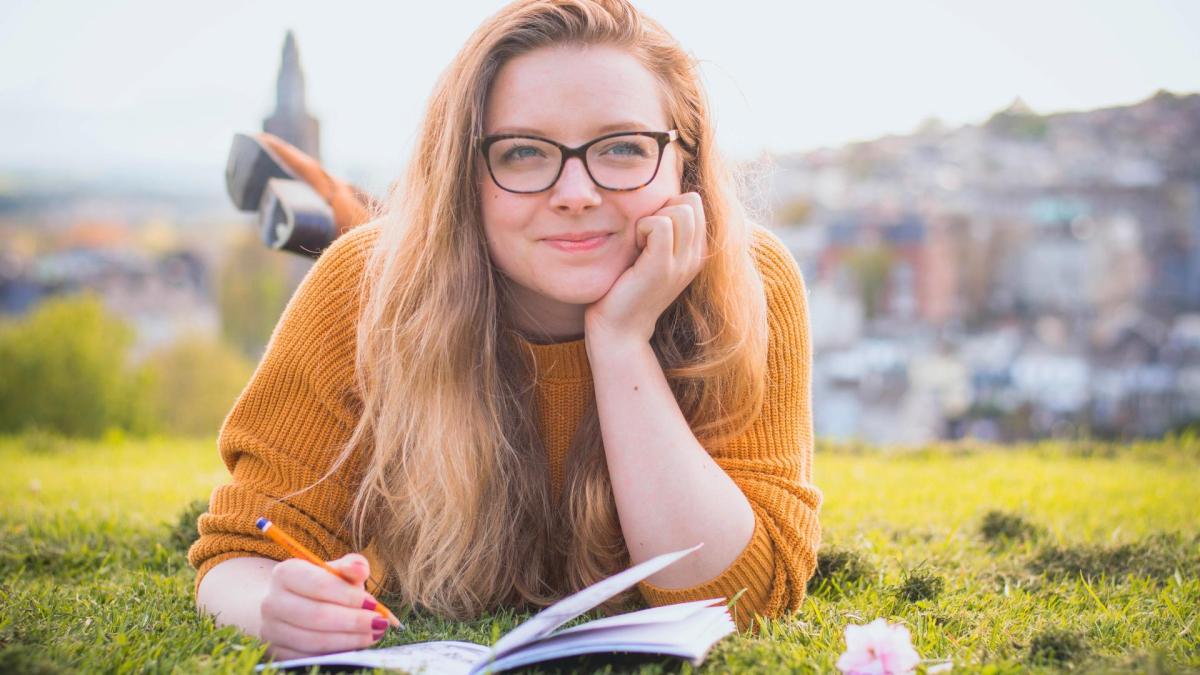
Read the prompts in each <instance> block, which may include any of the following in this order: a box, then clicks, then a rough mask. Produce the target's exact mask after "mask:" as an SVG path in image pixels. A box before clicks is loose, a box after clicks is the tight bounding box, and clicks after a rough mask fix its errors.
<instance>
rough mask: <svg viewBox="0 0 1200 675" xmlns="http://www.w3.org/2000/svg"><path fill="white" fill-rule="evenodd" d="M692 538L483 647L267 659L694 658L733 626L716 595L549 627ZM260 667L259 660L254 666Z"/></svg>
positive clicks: (455, 667)
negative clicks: (639, 655) (601, 655)
mask: <svg viewBox="0 0 1200 675" xmlns="http://www.w3.org/2000/svg"><path fill="white" fill-rule="evenodd" d="M700 546H701V545H700V544H697V545H695V546H693V547H692V548H689V549H684V550H682V551H675V552H674V553H664V554H663V555H660V556H658V557H655V558H651V559H650V560H647V561H646V562H644V563H642V564H640V565H635V566H633V567H631V568H629V569H627V570H625V571H624V572H621V573H619V574H614V575H613V576H611V577H609V578H607V579H605V580H603V581H600V582H598V583H596V584H593V585H591V586H588V587H587V588H585V589H583V590H582V591H579V592H578V593H576V594H574V595H571V596H569V597H567V598H564V599H562V600H560V601H558V602H556V603H555V604H553V605H551V606H549V607H547V608H546V609H544V610H542V611H541V612H539V613H537V614H536V615H535V616H533V617H532V618H531V619H529V620H528V621H526V622H525V623H523V624H521V625H520V626H517V627H516V628H514V629H513V630H512V631H510V632H509V633H508V634H507V635H505V636H503V637H501V638H500V639H499V640H497V641H496V644H494V645H492V646H491V647H490V648H489V647H484V646H482V645H477V644H474V643H471V642H457V641H440V642H422V643H420V644H412V645H402V646H399V647H388V648H386V649H363V650H360V651H353V652H341V653H337V654H325V655H322V656H313V657H308V658H302V659H291V660H288V661H276V662H274V664H273V665H274V666H275V667H276V668H293V667H307V666H311V665H338V666H357V667H363V668H386V669H395V670H405V671H409V672H412V673H420V672H425V673H448V674H461V675H475V674H476V673H488V672H498V671H501V670H507V669H510V668H516V667H519V666H526V665H529V664H532V663H539V662H541V661H548V660H550V659H557V658H562V657H565V656H579V655H582V654H599V653H609V652H626V653H642V654H663V655H668V656H677V657H680V658H684V659H688V660H690V661H691V662H692V663H693V664H694V665H700V662H701V661H703V660H704V657H705V655H706V654H708V650H709V649H710V648H711V647H712V646H713V644H714V643H716V641H717V640H720V639H721V638H722V637H724V636H726V635H728V634H729V633H732V632H733V631H734V630H736V626H735V624H734V623H733V619H732V618H731V617H730V616H729V610H728V609H727V608H726V606H725V604H726V603H725V599H724V598H714V599H712V600H699V601H696V602H684V603H679V604H675V605H663V606H661V607H651V608H650V609H644V610H641V611H639V612H630V613H628V614H621V615H618V616H610V617H605V618H602V619H596V620H595V621H590V622H588V623H584V624H580V625H578V626H572V627H571V628H565V629H563V630H557V629H558V628H559V627H560V626H562V625H563V624H564V623H566V622H568V621H570V620H571V619H574V618H575V617H577V616H579V615H580V614H583V613H584V612H586V611H588V610H590V609H592V608H593V607H595V606H596V605H598V604H600V603H602V602H604V601H605V600H608V599H609V598H611V597H613V596H615V595H617V594H618V593H620V592H621V591H624V590H625V589H627V588H629V587H630V586H633V585H634V584H636V583H637V582H639V581H641V580H643V579H645V578H646V577H648V576H650V575H652V574H654V573H655V572H657V571H659V570H661V569H663V568H664V567H666V566H667V565H670V564H671V563H673V562H675V561H676V560H679V559H680V558H682V557H683V556H685V555H687V554H689V553H691V552H692V551H695V550H696V549H698V548H700ZM265 667H266V666H265V665H261V666H259V667H258V669H259V670H261V669H263V668H265Z"/></svg>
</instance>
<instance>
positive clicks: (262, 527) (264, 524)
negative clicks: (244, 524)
mask: <svg viewBox="0 0 1200 675" xmlns="http://www.w3.org/2000/svg"><path fill="white" fill-rule="evenodd" d="M270 524H271V521H269V520H267V519H266V518H259V519H258V520H257V521H255V523H254V525H255V526H256V527H258V529H260V530H262V531H263V532H266V531H267V526H268V525H270Z"/></svg>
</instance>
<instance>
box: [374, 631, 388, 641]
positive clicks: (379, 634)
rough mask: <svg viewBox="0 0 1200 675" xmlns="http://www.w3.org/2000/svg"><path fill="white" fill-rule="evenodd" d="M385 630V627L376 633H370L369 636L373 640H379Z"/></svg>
mask: <svg viewBox="0 0 1200 675" xmlns="http://www.w3.org/2000/svg"><path fill="white" fill-rule="evenodd" d="M386 632H387V630H386V629H385V630H381V631H379V632H378V633H372V634H371V638H372V639H373V640H375V641H376V642H379V638H381V637H383V634H384V633H386Z"/></svg>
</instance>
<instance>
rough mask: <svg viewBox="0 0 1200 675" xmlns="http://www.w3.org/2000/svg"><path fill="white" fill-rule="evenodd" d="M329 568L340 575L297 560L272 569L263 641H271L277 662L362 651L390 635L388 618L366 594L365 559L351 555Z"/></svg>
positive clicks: (367, 572) (264, 608) (264, 606)
mask: <svg viewBox="0 0 1200 675" xmlns="http://www.w3.org/2000/svg"><path fill="white" fill-rule="evenodd" d="M327 564H328V565H329V566H331V567H333V568H334V569H336V570H337V571H338V572H339V573H340V575H341V576H335V575H333V574H330V573H329V572H328V571H326V570H324V569H322V568H320V567H318V566H317V565H314V564H313V563H310V562H308V561H307V560H301V559H299V558H292V559H289V560H284V561H282V562H280V563H279V564H277V565H275V567H274V569H272V571H271V577H270V583H269V584H268V590H267V594H266V596H265V597H264V598H263V601H262V629H261V635H260V637H261V638H262V639H263V640H265V641H267V642H268V643H270V647H268V652H269V653H270V654H271V655H272V657H273V658H275V659H292V658H299V657H304V656H312V655H314V654H328V653H331V652H341V651H350V650H354V649H363V648H365V647H369V646H371V645H372V644H374V643H376V642H378V641H379V639H380V638H381V637H383V634H384V633H385V632H387V626H388V621H387V619H384V618H383V617H382V616H380V615H379V613H378V612H377V611H376V607H377V606H378V601H376V600H375V598H373V597H372V596H371V595H370V594H369V593H367V591H366V581H367V577H369V576H370V573H371V570H370V564H369V563H368V562H367V559H366V558H365V557H364V556H362V555H361V554H358V553H349V554H346V555H345V556H342V557H341V558H338V559H337V560H331V561H329V563H327ZM343 577H344V578H343ZM351 580H352V581H351Z"/></svg>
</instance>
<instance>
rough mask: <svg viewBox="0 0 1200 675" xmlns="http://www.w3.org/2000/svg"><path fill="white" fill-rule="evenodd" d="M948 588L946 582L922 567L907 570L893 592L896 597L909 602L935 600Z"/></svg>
mask: <svg viewBox="0 0 1200 675" xmlns="http://www.w3.org/2000/svg"><path fill="white" fill-rule="evenodd" d="M945 588H946V580H945V579H943V578H942V577H940V576H938V575H937V574H935V573H933V572H931V571H930V570H927V569H922V568H920V567H918V568H916V569H911V570H905V571H904V575H903V578H902V579H901V580H900V583H899V584H897V585H896V586H895V588H894V589H893V592H894V593H895V594H896V597H898V598H901V599H902V600H905V601H907V602H920V601H921V600H933V599H934V598H937V596H939V595H941V594H942V591H943V590H944V589H945Z"/></svg>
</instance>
